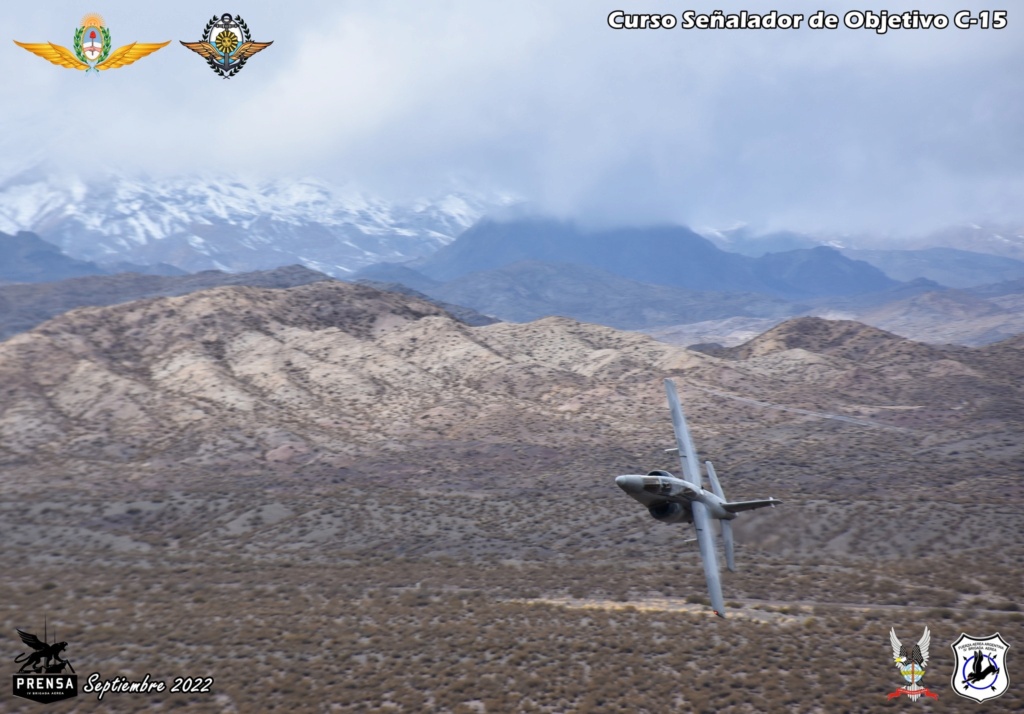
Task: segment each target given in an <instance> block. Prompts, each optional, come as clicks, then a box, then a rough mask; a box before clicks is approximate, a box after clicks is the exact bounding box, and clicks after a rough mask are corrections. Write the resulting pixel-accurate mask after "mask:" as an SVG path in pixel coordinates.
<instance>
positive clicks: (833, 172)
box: [0, 0, 1024, 232]
mask: <svg viewBox="0 0 1024 714" xmlns="http://www.w3.org/2000/svg"><path fill="white" fill-rule="evenodd" d="M613 5H614V4H613V3H609V4H605V5H602V4H601V3H595V2H593V0H562V1H560V2H557V3H552V2H541V1H540V0H523V1H521V2H517V3H498V2H492V1H491V0H483V1H481V0H436V1H432V2H429V3H424V2H414V1H413V0H405V1H400V0H390V1H389V0H382V1H381V2H376V3H373V4H372V5H371V4H369V3H361V2H360V3H357V2H348V3H327V2H294V3H285V4H280V3H274V4H271V3H268V2H256V1H254V2H249V3H247V4H246V6H245V7H244V8H239V9H238V11H239V12H242V13H243V15H244V16H245V19H246V20H247V22H248V24H249V26H250V27H251V28H252V31H253V34H254V36H255V38H256V39H271V40H274V43H275V44H274V45H273V46H272V47H271V48H270V49H268V50H267V51H265V52H264V53H262V54H260V55H257V56H256V57H254V58H253V59H252V60H251V62H250V63H249V64H248V66H247V67H246V68H245V70H244V71H243V72H242V73H240V74H239V75H238V76H237V77H235V78H234V79H231V80H228V81H225V80H223V79H220V78H219V77H217V76H215V75H214V74H213V72H211V71H210V70H209V69H208V68H207V67H206V65H205V64H204V63H203V62H202V61H201V60H200V59H199V58H198V57H195V56H193V55H192V54H191V53H190V52H188V50H186V49H184V48H182V47H181V46H179V45H178V44H177V40H179V39H186V40H188V39H197V38H198V35H199V33H200V31H201V29H202V26H203V24H204V23H205V21H206V19H208V17H209V16H210V14H211V13H212V12H213V10H211V8H210V7H209V6H207V5H206V4H205V3H199V2H194V1H192V0H189V1H187V2H182V3H174V4H173V5H172V4H165V5H163V6H159V7H154V8H150V7H147V8H146V10H145V11H144V12H143V11H141V10H139V9H137V7H138V6H137V4H136V3H129V2H124V1H121V2H112V3H108V7H106V8H105V9H104V16H105V17H106V21H107V24H108V25H109V26H110V27H111V30H112V33H113V35H114V44H115V45H119V44H122V43H126V42H130V41H132V40H140V41H158V40H159V41H162V40H165V39H173V40H175V42H174V43H172V45H170V46H168V47H167V48H166V49H164V50H161V51H160V52H157V53H156V54H154V55H152V56H150V57H148V58H146V59H144V60H141V61H140V62H138V63H137V64H135V65H133V66H131V67H128V68H124V69H119V70H114V71H110V72H104V73H102V75H101V76H88V77H84V76H82V74H81V73H78V72H72V71H69V70H62V69H58V68H56V67H53V66H51V65H49V64H47V63H45V62H44V61H42V60H40V59H38V58H35V57H32V56H30V55H29V54H28V53H26V52H25V51H24V50H22V49H20V48H18V47H16V46H15V45H13V43H9V42H8V43H7V44H5V45H3V46H2V47H0V62H2V63H3V66H4V67H5V72H6V75H7V86H6V87H5V90H6V91H5V93H6V95H7V101H5V102H4V105H5V109H4V111H3V115H2V116H3V118H2V120H0V121H2V127H3V130H4V131H3V135H4V138H3V139H2V140H0V151H2V152H3V153H4V156H5V159H4V161H5V163H6V164H7V165H8V166H12V165H14V166H16V165H21V164H24V163H26V162H32V161H37V160H39V159H40V158H45V159H47V160H48V161H49V162H51V163H55V164H58V165H64V166H68V167H70V168H73V169H76V170H80V169H84V168H87V167H89V166H96V165H97V164H98V163H102V164H104V165H115V166H122V167H124V168H126V169H128V170H141V171H145V172H148V173H178V172H183V171H202V170H204V169H207V168H210V169H215V170H216V171H218V172H220V173H222V172H224V171H232V170H235V171H239V172H244V173H257V174H263V175H269V176H279V175H316V176H322V177H325V178H328V179H332V180H338V181H352V182H355V183H356V184H359V185H362V186H365V187H366V188H368V189H370V190H373V191H376V192H379V193H381V194H384V195H386V196H387V195H390V196H394V197H396V198H401V197H408V196H410V195H414V194H431V193H435V192H436V191H437V190H438V188H439V187H441V186H442V185H446V184H447V183H450V182H451V181H453V180H456V181H459V182H461V183H462V184H463V185H471V186H472V185H484V186H487V187H488V188H498V189H504V190H509V191H513V192H516V193H518V194H520V195H522V196H523V197H525V198H526V199H528V200H529V201H530V202H531V203H532V204H533V205H535V206H536V207H537V209H538V210H540V211H544V212H547V213H552V214H555V215H559V216H567V217H576V218H580V219H583V220H587V221H589V222H596V223H600V222H634V223H650V222H655V221H663V220H669V221H676V222H683V223H690V224H696V225H723V224H728V223H732V222H734V221H746V222H750V223H754V224H757V225H761V226H764V227H766V228H782V227H785V228H796V229H804V230H834V231H856V230H864V229H873V230H893V231H897V232H900V231H913V230H921V229H925V228H929V227H933V226H939V225H944V224H947V223H950V222H956V221H972V220H973V221H976V220H985V219H1019V218H1020V217H1021V214H1020V207H1019V197H1020V196H1021V195H1022V194H1021V190H1020V189H1021V187H1022V184H1024V147H1022V145H1021V144H1022V142H1024V138H1022V137H1024V135H1022V133H1021V131H1020V126H1021V125H1022V120H1024V106H1022V101H1024V100H1022V97H1024V92H1022V89H1024V86H1022V85H1024V79H1022V73H1021V72H1020V67H1021V60H1022V58H1024V49H1022V48H1024V43H1022V42H1021V40H1022V39H1024V36H1022V35H1024V33H1022V30H1021V29H1020V28H1021V27H1024V13H1020V14H1015V13H1014V8H1012V7H1010V8H1006V7H1005V6H1003V7H1002V8H1000V6H998V5H995V4H989V3H972V4H971V5H972V10H973V11H974V13H975V14H977V13H978V12H980V11H981V10H983V9H986V8H988V9H1006V10H1008V12H1009V14H1008V20H1009V23H1008V27H1007V28H1006V29H1003V30H988V31H983V30H980V29H973V30H957V29H954V28H950V29H946V30H927V31H926V30H916V31H890V32H889V33H887V34H885V35H884V36H883V35H879V34H876V33H874V32H872V31H868V30H847V29H840V30H835V31H825V30H822V31H810V30H798V31H780V30H776V31H754V30H748V31H740V30H736V31H710V30H707V31H696V30H689V31H684V30H680V29H676V30H666V31H629V32H627V31H615V30H612V29H610V28H609V27H608V26H607V23H606V17H607V15H608V12H609V11H611V10H613V9H616V7H617V5H615V6H613ZM622 5H623V7H624V8H625V6H627V5H628V8H625V9H629V10H630V11H638V12H642V11H649V12H672V13H675V14H677V15H678V14H679V13H681V12H682V11H683V10H685V9H688V8H694V9H703V11H710V10H711V9H715V8H718V7H720V8H721V9H723V10H725V11H726V12H738V11H740V10H743V9H754V8H753V7H751V6H747V5H739V4H734V5H728V6H722V5H719V4H711V3H690V4H687V5H685V6H684V5H682V4H679V3H671V2H656V1H651V2H646V1H644V2H641V3H637V2H630V3H623V4H622ZM961 5H962V4H957V3H952V2H929V3H927V6H926V7H919V8H917V9H920V10H922V11H924V10H927V11H928V12H932V13H945V14H947V15H950V16H952V14H953V13H955V12H956V11H958V10H961V9H963V7H962V6H961ZM823 6H827V7H823ZM867 8H873V9H875V10H880V9H886V10H888V11H890V12H897V11H904V10H910V9H915V8H913V7H910V6H900V7H897V6H893V5H883V4H879V3H852V4H850V5H848V6H840V5H839V4H837V3H834V2H831V3H820V2H819V3H812V2H781V1H780V2H778V3H776V4H774V5H771V6H770V7H769V6H768V5H767V4H763V3H759V4H758V7H757V9H758V10H759V11H766V10H768V9H778V10H780V11H785V12H801V13H803V14H805V15H810V14H811V13H813V12H814V11H815V10H818V9H826V10H829V11H831V12H836V13H839V14H842V12H843V11H845V10H850V9H867ZM81 14H82V8H81V6H80V5H77V4H73V3H70V2H56V3H50V4H49V6H48V7H47V8H46V11H45V12H44V11H42V10H41V9H39V8H38V7H37V6H36V5H35V4H28V3H19V4H18V6H16V7H15V8H12V9H10V10H9V11H8V16H9V22H8V23H7V24H6V28H5V34H10V35H11V38H13V39H19V40H21V41H41V40H51V41H54V42H57V43H61V44H66V45H69V44H70V43H71V35H72V33H73V31H74V27H75V25H76V24H77V22H78V20H79V18H80V16H81ZM61 18H64V19H61Z"/></svg>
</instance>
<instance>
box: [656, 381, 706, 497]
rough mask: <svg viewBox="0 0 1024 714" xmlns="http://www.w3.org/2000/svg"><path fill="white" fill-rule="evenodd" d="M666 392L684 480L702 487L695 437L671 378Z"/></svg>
mask: <svg viewBox="0 0 1024 714" xmlns="http://www.w3.org/2000/svg"><path fill="white" fill-rule="evenodd" d="M665 394H666V395H667V396H668V408H669V410H670V411H671V412H672V426H673V428H674V429H675V432H676V444H678V445H679V462H680V463H681V464H682V465H683V480H684V481H689V482H690V483H691V484H692V485H694V486H696V487H697V488H700V487H701V485H700V462H698V461H697V451H696V449H694V448H693V439H691V438H690V430H689V428H687V426H686V417H685V416H683V408H682V407H681V406H680V405H679V395H678V394H677V393H676V385H675V383H674V382H673V381H672V380H671V379H666V380H665Z"/></svg>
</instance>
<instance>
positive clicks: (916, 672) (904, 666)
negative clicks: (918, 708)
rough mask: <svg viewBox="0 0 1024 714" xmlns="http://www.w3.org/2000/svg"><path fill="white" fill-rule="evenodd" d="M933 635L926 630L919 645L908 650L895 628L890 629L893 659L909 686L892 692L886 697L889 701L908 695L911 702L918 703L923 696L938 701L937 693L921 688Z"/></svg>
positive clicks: (918, 642)
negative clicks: (897, 635)
mask: <svg viewBox="0 0 1024 714" xmlns="http://www.w3.org/2000/svg"><path fill="white" fill-rule="evenodd" d="M931 639H932V636H931V633H930V632H929V631H928V628H927V627H925V628H924V634H923V635H921V639H919V640H918V641H917V644H916V645H914V646H913V647H910V648H908V647H907V646H906V645H904V644H902V643H901V642H900V640H899V638H898V637H896V630H895V628H890V629H889V644H890V645H892V659H893V662H894V663H895V665H896V669H898V670H899V671H900V674H901V675H903V679H905V680H906V682H907V684H906V685H905V686H903V687H900V688H898V689H897V690H896V691H895V692H890V693H889V695H888V696H887V697H886V698H887V699H895V698H896V697H899V696H902V695H904V694H906V695H907V696H908V697H910V701H912V702H916V701H917V700H918V699H920V698H921V695H922V694H923V695H924V696H926V697H931V698H932V699H938V698H939V695H938V694H936V693H935V692H933V691H931V690H930V689H927V688H925V687H922V686H921V679H922V678H923V677H924V670H925V668H926V667H927V666H928V646H929V645H930V644H931Z"/></svg>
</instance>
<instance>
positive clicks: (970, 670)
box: [950, 632, 1010, 702]
mask: <svg viewBox="0 0 1024 714" xmlns="http://www.w3.org/2000/svg"><path fill="white" fill-rule="evenodd" d="M950 647H952V648H953V652H954V654H956V666H955V667H954V668H953V678H952V682H951V683H952V686H953V691H954V692H956V693H957V694H959V695H960V696H961V697H967V698H968V699H973V700H974V701H976V702H983V701H985V700H987V699H995V698H996V697H998V696H1000V695H1001V694H1002V693H1003V692H1005V691H1006V688H1007V687H1009V686H1010V678H1009V675H1008V674H1007V673H1006V651H1007V650H1008V649H1010V645H1009V644H1007V642H1006V640H1004V639H1003V638H1002V637H1001V636H1000V635H999V633H998V632H997V633H996V634H994V635H991V636H990V637H986V638H984V639H983V638H981V637H971V636H970V635H967V634H964V633H961V634H960V637H959V638H958V639H957V641H956V642H954V643H953V644H952V645H950Z"/></svg>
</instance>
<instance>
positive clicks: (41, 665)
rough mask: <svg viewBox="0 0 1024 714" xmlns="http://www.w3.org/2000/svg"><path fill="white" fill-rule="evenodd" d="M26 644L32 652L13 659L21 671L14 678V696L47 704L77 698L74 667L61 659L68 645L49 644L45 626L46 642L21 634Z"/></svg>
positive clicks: (54, 642) (44, 638) (69, 662)
mask: <svg viewBox="0 0 1024 714" xmlns="http://www.w3.org/2000/svg"><path fill="white" fill-rule="evenodd" d="M18 635H19V636H20V637H21V641H22V643H23V644H25V645H27V646H28V647H29V648H30V649H29V651H27V652H22V653H21V654H20V655H18V656H17V657H15V658H14V662H15V664H20V665H21V667H20V668H19V669H18V671H17V673H16V674H14V683H13V687H14V696H16V697H21V698H23V699H31V700H32V701H34V702H41V703H43V704H47V703H49V702H59V701H61V700H62V699H70V698H71V697H77V696H78V675H77V674H75V668H74V667H72V666H71V660H69V659H66V658H64V657H61V653H62V652H64V651H65V650H66V649H67V648H68V643H67V642H57V637H56V635H57V633H56V632H55V633H54V641H53V642H52V643H47V641H46V640H47V635H46V625H45V623H44V624H43V639H41V640H40V639H39V638H38V637H37V636H36V635H34V634H32V633H31V632H25V631H24V630H18Z"/></svg>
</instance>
